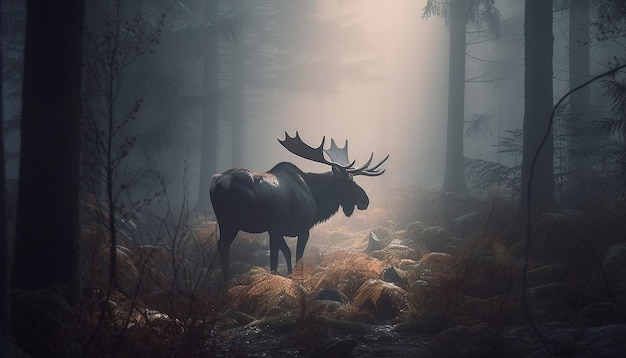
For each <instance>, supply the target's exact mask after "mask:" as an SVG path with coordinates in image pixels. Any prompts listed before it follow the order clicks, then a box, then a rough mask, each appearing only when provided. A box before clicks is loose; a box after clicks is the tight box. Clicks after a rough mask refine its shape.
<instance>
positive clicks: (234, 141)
mask: <svg viewBox="0 0 626 358" xmlns="http://www.w3.org/2000/svg"><path fill="white" fill-rule="evenodd" d="M233 4H234V5H233V11H234V12H235V13H238V12H240V11H242V0H235V1H234V2H233ZM243 72H244V64H243V33H241V32H240V33H239V34H237V37H236V38H235V40H234V41H233V43H232V59H231V92H230V101H231V102H230V103H231V109H230V110H231V113H230V115H231V128H232V138H231V148H232V163H231V164H232V166H233V167H243V166H244V163H243V161H244V152H245V143H246V141H245V140H244V120H245V119H244V73H243Z"/></svg>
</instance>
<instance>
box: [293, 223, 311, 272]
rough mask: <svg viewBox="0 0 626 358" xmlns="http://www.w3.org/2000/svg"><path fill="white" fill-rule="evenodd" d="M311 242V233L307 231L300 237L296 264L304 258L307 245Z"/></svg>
mask: <svg viewBox="0 0 626 358" xmlns="http://www.w3.org/2000/svg"><path fill="white" fill-rule="evenodd" d="M307 241H309V231H308V230H307V231H305V232H303V233H302V234H300V235H298V244H297V245H296V264H297V263H298V261H300V259H302V256H304V248H305V247H306V243H307Z"/></svg>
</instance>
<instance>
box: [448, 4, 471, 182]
mask: <svg viewBox="0 0 626 358" xmlns="http://www.w3.org/2000/svg"><path fill="white" fill-rule="evenodd" d="M465 8H466V5H465V0H460V1H459V0H457V1H452V2H451V3H450V18H449V19H450V64H449V78H448V128H447V134H446V166H445V172H444V178H443V185H442V191H443V192H454V193H465V192H466V191H467V188H466V186H465V169H464V157H463V128H464V113H465V25H466V20H465V19H466V14H465V11H466V9H465Z"/></svg>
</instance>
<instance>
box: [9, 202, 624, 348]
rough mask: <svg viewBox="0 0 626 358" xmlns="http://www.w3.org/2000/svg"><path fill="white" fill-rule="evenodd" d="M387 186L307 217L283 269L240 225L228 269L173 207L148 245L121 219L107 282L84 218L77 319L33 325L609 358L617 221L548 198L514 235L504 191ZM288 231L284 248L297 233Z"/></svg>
mask: <svg viewBox="0 0 626 358" xmlns="http://www.w3.org/2000/svg"><path fill="white" fill-rule="evenodd" d="M388 200H392V201H394V202H393V203H391V204H392V205H387V206H386V209H376V208H370V209H369V210H367V211H359V212H355V213H354V214H353V215H352V217H350V218H346V217H343V215H337V216H336V217H335V218H333V219H332V220H330V221H329V222H326V223H323V224H320V225H318V226H317V227H315V228H314V229H313V230H312V231H311V239H310V240H309V244H308V245H307V248H306V251H305V255H304V258H303V260H301V261H300V262H299V263H298V264H297V265H296V266H295V267H294V272H293V273H292V274H287V272H286V265H285V262H284V260H283V258H282V257H281V258H280V261H279V270H278V271H279V274H270V273H269V271H268V267H267V266H268V264H269V253H268V246H267V245H268V244H267V236H266V235H251V234H246V233H240V235H239V236H238V238H237V239H236V240H235V241H234V243H233V245H232V247H231V251H230V252H231V262H230V269H231V274H232V277H233V278H232V279H230V280H228V281H227V282H224V280H223V276H222V273H221V270H220V269H219V268H217V266H218V263H216V262H217V261H219V260H216V256H217V255H216V252H215V251H216V250H215V248H216V239H217V224H216V223H215V222H214V221H212V220H211V219H210V218H206V217H190V218H189V219H188V220H178V221H177V222H178V223H179V224H176V225H178V226H175V227H169V228H166V229H164V230H162V231H163V233H165V234H168V235H165V234H164V235H163V238H162V240H160V243H159V244H154V245H140V244H137V243H136V242H135V241H134V240H133V233H132V230H130V229H129V230H128V231H127V232H121V237H122V242H120V244H119V245H118V247H117V260H118V261H117V284H116V287H117V288H116V289H115V290H113V291H112V294H111V295H109V296H107V293H106V292H107V287H108V282H109V281H108V277H109V267H108V266H107V262H108V258H109V256H110V255H109V251H108V249H109V246H108V242H107V237H106V235H105V236H102V235H101V233H102V230H101V228H100V227H99V226H98V225H94V226H92V227H90V226H88V225H85V226H83V231H84V235H85V237H86V238H89V240H88V241H85V242H84V244H83V245H82V246H81V249H82V250H84V252H85V254H84V256H83V257H85V258H87V259H86V260H84V261H83V265H85V266H84V267H86V269H85V270H83V271H82V274H83V277H82V280H83V282H86V283H87V284H86V287H85V288H84V292H85V294H84V296H83V297H84V298H83V300H84V302H83V303H82V304H81V310H82V311H81V313H80V314H79V316H80V317H81V319H80V320H79V321H78V324H76V325H74V326H71V327H70V326H68V325H59V326H58V328H56V329H47V332H48V333H49V335H50V336H49V337H47V338H46V339H48V340H49V342H63V344H62V345H60V346H58V347H57V346H54V347H53V348H54V349H55V352H62V353H63V354H59V356H74V355H77V356H78V355H79V356H116V357H207V356H218V357H435V358H436V357H531V358H538V357H596V356H601V357H608V358H611V357H622V354H623V352H624V351H626V343H624V342H623V337H625V336H626V314H625V312H624V307H626V244H625V243H624V242H623V235H622V234H623V227H622V226H615V227H611V226H607V225H606V221H608V220H609V219H610V218H609V215H608V214H606V213H604V214H603V213H600V212H598V213H597V214H598V215H599V216H598V218H590V217H586V216H583V215H575V214H572V213H563V212H558V211H557V212H554V213H547V214H546V216H545V217H544V218H543V219H542V221H541V222H540V223H538V225H537V226H536V227H535V230H536V237H537V238H536V239H533V240H529V241H527V240H525V239H523V237H524V234H523V233H524V230H523V228H522V227H520V225H519V222H518V221H517V220H516V219H515V218H516V217H517V216H518V213H517V212H516V211H515V210H513V209H511V207H510V206H507V205H509V204H510V203H508V202H503V201H492V202H489V201H485V200H478V199H474V198H468V197H463V196H455V195H447V194H440V193H439V192H435V191H422V192H418V191H414V192H408V194H407V193H406V192H401V193H399V194H398V195H397V196H395V197H394V196H393V195H389V198H388ZM387 204H389V203H387ZM602 220H604V221H605V223H602V222H601V221H602ZM616 222H619V221H616ZM180 223H182V224H180ZM594 225H596V226H594ZM598 225H599V226H601V229H599V228H598V227H597V226H598ZM598 232H602V233H603V236H602V237H600V238H599V237H598V234H597V233H598ZM98 235H100V236H98ZM98 240H100V241H98ZM287 242H288V244H289V245H290V247H291V249H292V252H293V251H294V250H295V247H294V246H295V245H296V239H295V238H287ZM529 242H530V244H531V247H530V250H529V251H528V252H530V256H528V259H527V260H526V257H525V255H526V253H527V251H526V250H527V246H526V245H528V243H529ZM94 253H95V254H94ZM42 297H43V296H42ZM42 297H31V298H28V297H25V298H24V300H25V301H28V300H32V299H33V298H36V299H43V298H42ZM46 300H48V299H46ZM15 303H19V301H15V302H14V306H13V307H14V308H18V307H19V305H16V304H15ZM50 303H54V302H47V303H46V302H44V303H43V304H41V305H40V306H43V307H45V306H46V305H48V306H49V307H53V306H50ZM54 307H56V306H54ZM55 310H56V311H54V312H53V314H52V315H51V317H52V318H53V319H50V320H48V321H46V322H48V323H50V324H51V325H55V324H57V322H58V321H59V320H58V317H59V314H58V312H57V311H58V310H57V309H56V308H55ZM17 311H18V310H15V312H17ZM24 314H25V316H24V318H23V319H20V318H19V314H16V315H15V316H14V317H17V319H16V322H17V324H18V325H22V324H24V327H18V329H23V330H24V332H30V331H32V329H31V328H32V327H30V328H29V326H28V325H29V324H31V323H32V322H30V320H29V318H28V317H30V316H31V315H33V314H31V313H29V311H24ZM37 316H38V317H42V316H43V315H42V314H39V313H38V314H37ZM68 316H71V317H75V316H76V315H75V314H68ZM38 321H39V322H41V321H42V320H41V319H40V318H38ZM29 322H30V323H29ZM38 332H40V331H38ZM38 334H39V333H38ZM67 337H76V338H75V341H72V340H68V339H67ZM32 339H33V340H41V339H42V338H41V336H37V337H34V336H33V338H32ZM55 344H58V343H55ZM27 345H28V342H21V344H20V347H25V346H27ZM79 347H82V348H79ZM72 350H73V351H72ZM68 352H69V353H68ZM72 352H73V353H76V352H81V353H80V354H71V353H72ZM96 352H97V354H96Z"/></svg>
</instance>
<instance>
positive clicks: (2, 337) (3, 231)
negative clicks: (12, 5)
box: [0, 0, 9, 357]
mask: <svg viewBox="0 0 626 358" xmlns="http://www.w3.org/2000/svg"><path fill="white" fill-rule="evenodd" d="M0 13H2V0H0ZM1 28H2V16H0V29H1ZM0 35H1V33H0ZM0 37H1V36H0ZM0 43H2V39H1V38H0ZM2 53H3V51H2V48H1V47H0V69H1V68H2ZM2 82H3V81H2V73H1V72H0V356H2V357H4V356H5V355H8V353H7V351H8V349H9V253H8V249H9V246H8V245H9V240H8V237H7V215H6V187H5V182H6V181H5V175H4V116H3V115H2V114H3V111H2V110H3V108H4V106H3V102H4V101H3V98H4V97H3V96H2V95H3V93H2Z"/></svg>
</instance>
